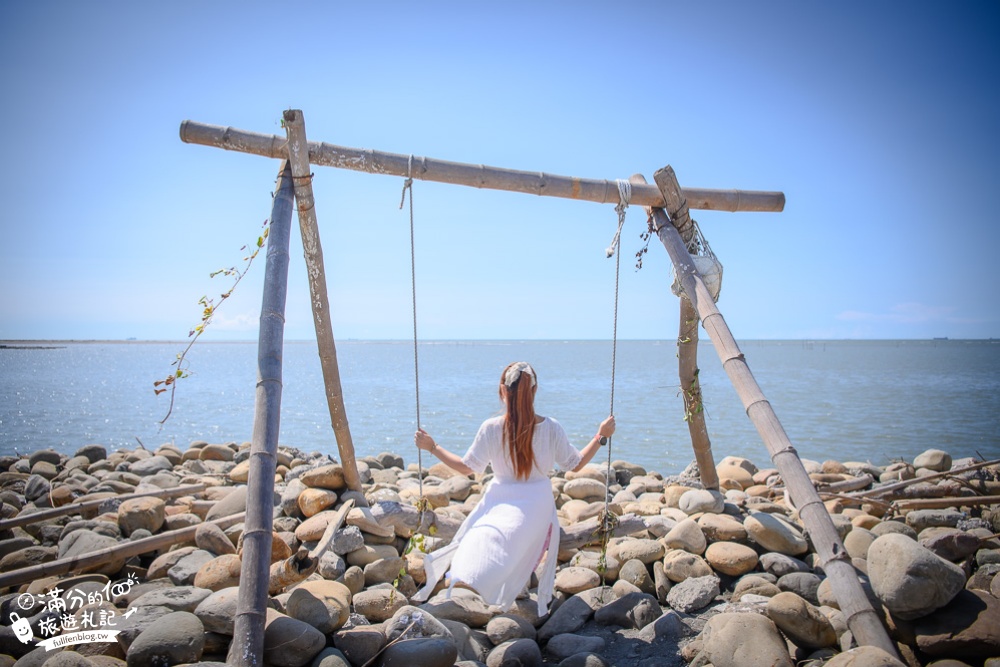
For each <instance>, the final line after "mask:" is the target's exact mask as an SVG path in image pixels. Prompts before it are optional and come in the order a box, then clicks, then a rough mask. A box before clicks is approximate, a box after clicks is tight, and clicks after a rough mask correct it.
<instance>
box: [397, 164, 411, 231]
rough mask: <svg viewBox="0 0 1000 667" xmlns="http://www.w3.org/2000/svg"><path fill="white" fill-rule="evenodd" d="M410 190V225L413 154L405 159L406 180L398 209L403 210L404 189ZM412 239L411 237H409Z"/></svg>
mask: <svg viewBox="0 0 1000 667" xmlns="http://www.w3.org/2000/svg"><path fill="white" fill-rule="evenodd" d="M407 190H409V191H410V225H411V226H412V225H413V154H412V153H411V154H410V157H409V159H408V160H407V161H406V180H405V181H403V194H402V195H401V196H400V197H399V210H401V211H402V210H403V203H404V202H405V201H406V191H407ZM411 240H412V239H411Z"/></svg>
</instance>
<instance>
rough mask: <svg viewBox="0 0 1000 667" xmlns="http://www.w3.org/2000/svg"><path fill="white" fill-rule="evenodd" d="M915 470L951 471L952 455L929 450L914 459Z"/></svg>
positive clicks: (938, 450) (937, 450)
mask: <svg viewBox="0 0 1000 667" xmlns="http://www.w3.org/2000/svg"><path fill="white" fill-rule="evenodd" d="M913 467H914V468H926V469H927V470H933V471H934V472H945V471H947V470H951V454H949V453H948V452H945V451H942V450H940V449H928V450H927V451H925V452H923V453H921V454H917V457H916V458H915V459H913Z"/></svg>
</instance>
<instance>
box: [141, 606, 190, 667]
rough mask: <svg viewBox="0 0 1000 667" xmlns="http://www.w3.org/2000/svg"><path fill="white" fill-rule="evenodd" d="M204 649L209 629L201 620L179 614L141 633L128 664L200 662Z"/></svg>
mask: <svg viewBox="0 0 1000 667" xmlns="http://www.w3.org/2000/svg"><path fill="white" fill-rule="evenodd" d="M204 648H205V628H204V626H203V625H202V623H201V621H200V620H199V619H198V617H197V616H195V615H194V614H192V613H190V612H187V611H175V612H172V613H170V614H167V615H165V616H163V617H161V618H160V619H159V620H158V621H157V622H155V623H153V624H152V625H150V626H149V627H147V628H146V629H145V630H143V631H142V632H141V633H139V636H138V637H136V638H135V640H134V641H133V642H132V645H131V646H129V648H128V653H127V654H126V661H127V663H128V665H129V667H133V666H134V667H146V666H147V665H177V664H183V663H188V662H198V661H199V660H201V654H202V651H203V650H204Z"/></svg>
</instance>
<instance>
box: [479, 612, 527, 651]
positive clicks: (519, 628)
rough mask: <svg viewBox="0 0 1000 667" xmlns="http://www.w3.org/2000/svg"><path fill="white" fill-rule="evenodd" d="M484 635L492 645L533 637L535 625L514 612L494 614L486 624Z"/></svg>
mask: <svg viewBox="0 0 1000 667" xmlns="http://www.w3.org/2000/svg"><path fill="white" fill-rule="evenodd" d="M486 636H487V637H489V640H490V642H492V643H493V645H494V646H499V645H500V644H503V643H504V642H506V641H511V640H514V639H531V640H534V639H535V626H533V625H532V624H531V623H529V622H528V621H527V620H525V619H523V618H521V617H520V616H515V615H514V614H501V615H500V616H494V617H493V618H491V619H490V622H489V623H487V624H486Z"/></svg>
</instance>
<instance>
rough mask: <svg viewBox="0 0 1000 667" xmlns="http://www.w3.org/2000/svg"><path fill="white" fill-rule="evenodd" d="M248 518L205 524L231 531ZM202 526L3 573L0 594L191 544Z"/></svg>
mask: <svg viewBox="0 0 1000 667" xmlns="http://www.w3.org/2000/svg"><path fill="white" fill-rule="evenodd" d="M245 517H246V512H240V513H238V514H230V515H229V516H224V517H219V518H218V519H212V520H211V521H206V522H205V523H214V524H215V525H217V526H218V527H219V528H228V527H229V526H232V525H233V524H237V523H239V522H241V521H243V520H244V518H245ZM200 525H202V524H200V523H199V524H195V525H193V526H185V527H184V528H177V529H176V530H171V531H168V532H166V533H158V534H156V535H151V536H149V537H143V538H140V539H138V540H130V541H125V542H119V543H118V544H116V545H115V546H113V547H105V548H104V549H98V550H96V551H91V552H90V553H86V554H81V555H78V556H69V557H67V558H60V559H59V560H52V561H49V562H47V563H39V564H38V565H29V566H28V567H24V568H21V569H20V570H11V571H10V572H3V573H0V591H2V590H4V589H6V588H8V587H10V586H19V585H21V584H24V583H27V582H29V581H34V580H35V579H41V578H42V577H53V576H57V575H60V574H66V573H67V572H77V571H79V570H82V569H84V568H89V567H93V566H94V565H98V564H100V563H103V562H105V561H107V560H108V559H110V558H113V557H114V558H131V557H132V556H139V555H141V554H145V553H149V552H151V551H156V550H157V549H162V548H163V547H169V546H171V545H174V544H178V543H181V542H187V541H189V540H193V539H194V534H195V532H197V530H198V526H200Z"/></svg>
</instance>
